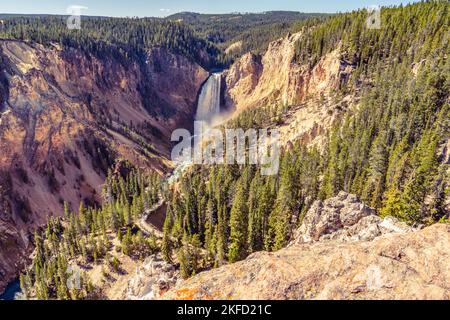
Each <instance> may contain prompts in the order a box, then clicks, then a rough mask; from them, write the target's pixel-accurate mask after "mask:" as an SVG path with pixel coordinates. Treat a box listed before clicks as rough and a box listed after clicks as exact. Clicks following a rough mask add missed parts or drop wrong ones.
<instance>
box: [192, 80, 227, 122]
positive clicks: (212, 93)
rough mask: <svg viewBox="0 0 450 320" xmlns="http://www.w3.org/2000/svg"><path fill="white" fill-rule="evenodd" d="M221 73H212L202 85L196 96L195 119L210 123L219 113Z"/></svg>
mask: <svg viewBox="0 0 450 320" xmlns="http://www.w3.org/2000/svg"><path fill="white" fill-rule="evenodd" d="M221 82H222V75H221V74H220V73H213V74H212V75H211V76H210V77H209V78H208V81H206V83H205V84H204V85H203V88H202V91H201V93H200V96H199V98H198V106H197V114H196V116H195V120H197V121H205V122H207V123H208V124H211V123H212V122H213V120H214V118H215V117H216V116H217V115H219V114H220V87H221Z"/></svg>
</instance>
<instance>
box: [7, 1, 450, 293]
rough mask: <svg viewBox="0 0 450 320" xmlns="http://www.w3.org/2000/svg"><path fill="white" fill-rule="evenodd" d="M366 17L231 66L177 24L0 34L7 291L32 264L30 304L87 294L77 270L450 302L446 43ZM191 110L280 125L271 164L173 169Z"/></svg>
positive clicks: (150, 288)
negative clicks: (72, 276) (262, 169)
mask: <svg viewBox="0 0 450 320" xmlns="http://www.w3.org/2000/svg"><path fill="white" fill-rule="evenodd" d="M415 6H417V7H420V8H422V7H421V6H423V7H424V9H421V10H418V9H416V7H415ZM426 6H430V7H433V8H434V6H435V7H436V8H435V9H433V10H440V11H439V12H441V13H442V14H440V13H439V14H437V13H436V14H433V17H438V18H439V17H442V16H443V17H445V12H446V11H445V10H446V8H445V7H444V6H443V5H442V4H437V3H436V4H430V3H426V4H425V3H423V4H420V5H419V4H417V5H411V6H408V7H406V8H403V7H402V8H392V9H386V10H387V11H388V13H389V14H390V15H391V16H392V17H393V18H392V19H390V20H389V23H391V21H397V20H398V21H400V22H402V26H403V27H404V26H405V25H407V22H405V21H409V20H410V19H411V17H410V16H413V15H414V14H417V15H418V12H421V13H423V12H428V11H427V8H425V7H426ZM391 11H392V12H391ZM405 12H406V13H405ZM436 12H437V11H436ZM396 14H398V15H401V18H398V17H397V16H396ZM423 14H424V13H423ZM184 17H185V18H186V19H187V18H188V17H190V15H189V14H187V15H186V14H185V15H184ZM195 17H196V15H194V16H193V17H191V18H195ZM361 17H364V12H355V13H352V14H350V13H349V14H348V16H347V14H342V15H336V17H335V18H331V19H329V20H323V21H321V20H320V19H319V20H317V21H315V22H314V23H313V25H314V26H313V27H310V26H309V25H308V24H305V26H303V27H302V28H299V27H296V28H292V29H291V28H290V29H289V30H296V31H295V32H287V31H286V32H285V33H284V34H283V36H282V37H280V38H279V39H277V40H275V41H271V42H270V43H269V42H268V43H267V46H266V47H265V48H266V49H265V50H263V51H262V53H260V52H261V51H258V50H256V49H255V50H251V51H249V52H247V53H244V54H242V55H241V54H240V56H236V55H235V54H236V52H241V50H242V49H243V48H247V46H248V43H246V42H245V41H244V40H240V39H239V38H236V41H237V40H239V42H235V44H234V45H231V46H230V47H229V50H228V51H229V52H231V53H232V54H233V56H232V57H231V56H228V57H227V56H226V54H224V53H222V52H221V51H220V50H221V49H219V48H220V46H221V45H222V46H223V45H224V44H225V43H226V41H224V42H223V43H222V44H221V45H218V46H217V47H216V44H215V43H214V42H212V41H210V39H212V38H214V35H209V34H208V35H204V36H205V37H206V38H205V39H208V40H205V39H203V38H199V37H197V36H198V34H194V33H192V30H191V29H190V28H187V29H186V30H184V29H183V27H182V24H183V22H182V21H183V18H180V19H181V20H180V21H178V20H177V21H175V22H168V21H166V22H164V21H146V20H145V19H144V20H145V21H144V20H143V21H137V20H136V21H134V22H130V23H131V24H130V26H129V27H130V28H129V29H130V30H128V29H127V31H129V32H128V33H126V32H124V33H119V34H116V35H114V36H112V35H111V33H110V32H109V31H108V32H105V33H103V34H102V33H101V32H99V33H97V30H96V29H95V27H96V24H97V23H101V20H99V21H96V20H95V19H93V20H90V22H89V23H91V25H89V28H91V29H89V31H88V32H87V33H86V35H85V36H86V37H85V38H83V37H80V39H77V40H76V41H74V43H75V44H76V45H72V44H73V43H72V44H67V41H68V40H67V38H65V37H67V34H65V31H64V30H63V31H60V32H61V34H60V37H61V38H60V39H59V41H60V43H57V42H56V41H54V39H53V38H52V37H54V34H52V30H46V32H48V33H47V35H48V34H50V36H49V38H48V39H44V40H43V41H41V42H42V43H37V41H24V40H7V39H2V40H0V150H1V153H0V293H1V292H3V291H4V289H5V288H6V287H7V285H8V284H11V283H13V284H16V285H17V282H18V280H17V279H18V276H19V273H20V272H21V271H23V270H24V269H25V268H26V267H27V266H28V267H29V266H30V262H31V261H32V260H33V261H34V262H36V261H38V262H39V263H38V264H39V265H38V264H34V265H33V267H35V268H34V269H36V270H31V268H30V269H29V270H28V271H27V273H26V275H23V274H21V278H20V282H21V283H25V282H27V283H28V285H27V283H25V288H26V287H27V286H28V289H29V291H28V292H29V293H31V295H30V298H34V297H37V298H44V299H47V298H50V299H51V298H54V297H56V298H58V299H59V298H62V299H66V298H67V299H71V298H75V299H77V298H78V297H77V296H76V295H77V293H76V292H75V293H73V292H69V288H68V287H65V282H64V280H63V278H64V277H63V276H60V275H59V274H61V272H63V271H64V270H65V268H66V267H67V266H68V265H78V266H80V267H81V268H82V269H83V270H84V271H83V272H86V273H85V275H86V277H87V279H88V280H86V281H85V279H83V283H84V284H83V285H84V287H83V289H81V290H80V291H82V293H80V294H82V296H81V295H80V297H83V298H94V299H95V298H101V299H112V300H115V299H140V300H155V299H188V300H191V299H199V300H209V299H233V300H234V299H257V300H260V299H269V300H271V299H276V300H286V299H287V300H289V299H449V298H450V291H449V285H448V284H449V283H450V269H449V268H448V266H449V265H450V256H449V254H448V250H447V249H448V244H449V243H450V228H449V226H448V221H449V212H450V211H449V208H450V194H449V191H448V186H449V184H448V178H449V177H450V168H449V166H448V165H449V164H450V162H449V160H450V156H449V154H450V152H449V150H450V144H449V139H448V128H449V125H448V111H449V109H448V106H449V104H448V102H449V101H450V99H449V96H448V81H447V78H446V75H445V71H444V70H446V68H447V67H448V64H446V63H447V62H446V54H445V52H446V51H445V50H446V48H447V47H446V46H445V44H442V45H438V44H439V39H442V38H443V36H442V34H441V31H439V30H440V29H439V28H438V27H435V28H434V29H436V30H438V31H436V32H435V33H436V34H434V33H433V36H435V38H436V39H437V40H436V39H435V40H433V41H432V42H430V43H428V42H426V41H425V40H424V39H426V36H423V35H422V34H421V33H420V32H422V31H423V30H425V29H426V28H419V27H417V30H419V31H417V30H416V31H414V30H415V29H413V31H409V29H408V33H405V34H407V35H408V36H409V38H407V37H405V39H404V38H403V36H404V35H403V34H401V33H400V32H397V33H395V35H392V34H385V33H383V34H379V33H377V32H375V31H373V32H372V31H367V30H365V29H364V31H362V32H361V33H357V34H356V33H355V32H354V31H355V30H359V29H358V28H361V23H363V22H361V21H363V20H362V18H361ZM433 19H434V18H433ZM436 19H437V18H436ZM105 21H106V23H105V24H104V25H103V27H105V26H106V27H107V28H108V27H109V26H111V25H115V24H116V23H123V22H124V21H119V20H117V21H113V20H111V21H107V20H105ZM330 21H331V22H330ZM417 21H426V19H425V18H424V19H417ZM52 23H55V22H54V21H53V22H52ZM134 23H136V25H133V24H134ZM141 23H142V24H141ZM203 23H206V22H203ZM209 23H210V22H208V24H207V26H208V27H211V25H209ZM311 23H312V22H311ZM349 23H350V26H349ZM433 23H434V25H435V26H441V25H442V23H440V22H439V21H437V22H436V21H434V22H433ZM330 25H331V26H332V28H331V29H332V30H328V29H329V27H330ZM49 26H53V27H54V28H58V26H59V25H58V22H57V23H56V24H50V22H49ZM55 26H56V27H55ZM200 26H201V24H200V25H197V27H200ZM391 27H392V26H391ZM107 28H106V29H107ZM50 29H51V28H50ZM106 29H105V30H106ZM334 29H336V30H334ZM434 29H433V28H430V30H434ZM205 30H208V29H205ZM205 30H202V31H205ZM262 30H264V29H262ZM0 31H1V30H0ZM425 31H426V30H425ZM425 31H424V32H425ZM145 32H147V33H145ZM234 32H237V31H236V30H234ZM430 32H431V31H430ZM112 33H114V32H112ZM172 33H173V34H176V35H177V36H174V37H173V38H174V39H172V38H167V39H166V38H165V37H164V35H165V36H167V35H172ZM11 34H13V32H12V33H11ZM44 34H45V33H44ZM242 34H244V33H242ZM7 35H8V36H9V34H7ZM33 36H34V35H33ZM153 36H154V38H153ZM16 37H17V35H16ZM98 37H99V38H100V39H102V37H104V38H105V39H108V41H109V42H108V41H105V42H103V41H102V40H99V38H98ZM115 37H116V38H115ZM127 37H130V38H129V39H128V38H127ZM133 37H137V38H139V37H141V38H142V39H141V40H142V41H141V42H140V41H137V40H136V39H134V38H133ZM261 37H262V38H263V39H265V36H261ZM49 39H53V40H52V41H49ZM69 39H70V36H69ZM124 39H125V40H124ZM231 39H234V38H233V37H231V38H230V39H228V40H231ZM368 39H369V40H370V41H369V40H368ZM216 40H217V39H216ZM216 40H214V41H216ZM217 41H218V40H217ZM425 42H426V43H425ZM441 42H444V41H441ZM44 43H45V44H44ZM63 43H64V44H63ZM157 43H164V44H163V45H157ZM399 43H400V44H401V45H399ZM230 44H232V43H229V45H230ZM422 44H423V45H422ZM252 45H255V44H254V43H252ZM259 45H260V44H257V47H258V48H259ZM83 46H88V47H89V48H87V47H85V48H83ZM227 46H228V45H227ZM406 47H407V48H406ZM419 47H420V48H421V49H420V50H423V52H422V51H420V50H419V49H417V48H419ZM405 48H406V49H405ZM427 50H428V51H427ZM433 50H434V51H433ZM419 51H420V52H419ZM257 52H258V53H257ZM442 52H444V54H443V53H442ZM222 54H224V55H222ZM399 57H402V59H403V60H402V59H400V58H399ZM424 57H425V58H426V59H425V58H424ZM435 57H438V58H435ZM227 59H229V60H227ZM400 60H402V61H401V62H400ZM417 61H420V62H417ZM416 62H417V63H416ZM391 69H392V70H391ZM390 78H392V79H390ZM397 86H399V88H401V89H398V90H397ZM422 88H423V91H422ZM403 91H405V92H403ZM406 93H407V94H406ZM195 120H201V121H206V122H207V124H208V126H210V127H215V126H217V127H219V126H220V129H222V128H224V127H227V125H230V126H232V127H233V128H234V126H235V125H238V126H240V127H246V128H247V127H249V128H253V127H255V128H256V127H258V128H269V129H277V130H278V132H279V133H280V147H281V151H282V152H281V156H280V171H279V174H278V175H275V176H270V177H266V175H261V174H260V173H258V172H257V171H258V170H254V169H255V168H254V167H252V166H247V165H242V166H238V165H236V166H226V168H223V167H221V166H217V167H214V166H212V167H211V168H210V167H208V166H196V165H192V163H181V164H178V163H177V162H175V161H172V159H171V156H172V155H171V151H172V149H173V147H174V145H175V143H176V142H174V141H171V135H172V133H173V131H174V130H175V129H180V128H184V129H187V130H188V131H189V132H192V129H193V127H194V121H195ZM185 131H186V130H185ZM244 131H245V130H244ZM191 140H193V141H194V144H195V143H196V142H195V141H196V139H195V137H194V136H191ZM203 142H205V143H206V141H200V143H203ZM277 169H278V167H277ZM277 171H278V170H277ZM155 173H156V175H155ZM147 178H148V179H147ZM160 178H161V179H160ZM144 180H145V181H144ZM342 190H345V192H344V191H342ZM356 194H357V195H356ZM80 204H83V205H84V206H82V207H81V208H80V209H79V210H78V208H79V206H80ZM86 208H88V209H86ZM65 211H66V212H65ZM69 211H70V212H69ZM77 212H79V213H80V214H77ZM72 213H73V214H72ZM63 215H64V217H65V218H67V220H64V219H63V220H59V219H53V218H54V217H62V216H63ZM61 221H62V222H61ZM406 222H407V223H406ZM438 222H439V223H438ZM47 223H48V224H47ZM46 224H47V225H46ZM100 231H101V232H100ZM77 236H79V239H78V237H77ZM41 238H42V239H41ZM57 239H59V240H60V241H56V240H57ZM39 243H41V245H39ZM35 246H36V248H35ZM51 251H54V252H51ZM42 252H44V253H42ZM55 261H57V262H58V265H57V266H55V265H56V263H55ZM61 261H62V262H61ZM60 262H61V263H60ZM63 262H64V263H63ZM40 268H41V269H42V270H46V271H47V272H49V273H51V277H52V278H51V279H48V277H49V276H48V275H44V272H42V270H38V269H40ZM51 268H53V269H54V270H53V269H52V270H50V269H51ZM30 270H31V271H30ZM48 270H50V271H48ZM55 270H56V271H55ZM61 270H63V271H61ZM58 277H59V278H58ZM24 278H25V280H24ZM32 279H33V280H32ZM14 281H15V282H14ZM89 281H92V283H89ZM47 284H48V289H47ZM91 284H92V287H93V288H94V289H92V288H90V285H91ZM43 287H45V288H44V289H45V290H43V289H42V288H43ZM91 289H92V290H91ZM83 290H84V291H83ZM24 292H27V289H24ZM25 295H27V293H25Z"/></svg>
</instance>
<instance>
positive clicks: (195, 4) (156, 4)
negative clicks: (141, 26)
mask: <svg viewBox="0 0 450 320" xmlns="http://www.w3.org/2000/svg"><path fill="white" fill-rule="evenodd" d="M408 2H411V1H401V0H368V1H366V0H345V1H343V0H312V1H311V0H39V1H36V0H0V13H48V14H66V13H67V12H66V10H67V7H69V6H71V5H80V6H84V7H87V8H88V9H87V10H84V11H83V14H86V15H100V16H116V17H117V16H121V17H124V16H139V17H143V16H146V17H149V16H166V15H169V14H173V13H176V12H181V11H191V12H200V13H229V12H262V11H269V10H292V11H302V12H338V11H349V10H353V9H357V8H362V7H367V6H370V5H397V4H400V3H404V4H406V3H408Z"/></svg>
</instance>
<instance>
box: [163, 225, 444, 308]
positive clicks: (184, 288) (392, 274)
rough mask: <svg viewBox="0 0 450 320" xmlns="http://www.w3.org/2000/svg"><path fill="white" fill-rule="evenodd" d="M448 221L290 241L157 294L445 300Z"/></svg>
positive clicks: (203, 296)
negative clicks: (360, 235)
mask: <svg viewBox="0 0 450 320" xmlns="http://www.w3.org/2000/svg"><path fill="white" fill-rule="evenodd" d="M449 244H450V226H448V225H443V224H436V225H433V226H431V227H428V228H426V229H423V230H420V231H416V232H411V233H405V234H397V233H392V234H386V235H383V236H381V237H378V238H376V239H375V240H374V241H359V242H335V241H324V242H317V243H314V244H297V245H293V246H290V247H288V248H286V249H283V250H280V251H278V252H275V253H266V252H261V253H256V254H253V255H251V256H250V257H249V258H248V259H247V260H245V261H242V262H238V263H236V264H233V265H228V266H224V267H221V268H219V269H216V270H212V271H208V272H204V273H201V274H199V275H197V276H196V277H194V278H192V279H190V280H187V281H185V282H182V283H181V284H179V285H178V286H176V287H175V288H174V289H172V290H170V291H169V292H168V293H167V294H166V295H164V298H165V299H233V300H235V299H256V300H258V299H268V300H284V299H293V300H294V299H295V300H296V299H449V298H450V288H449V283H450V269H449V267H448V266H449V265H450V253H449V251H448V246H449Z"/></svg>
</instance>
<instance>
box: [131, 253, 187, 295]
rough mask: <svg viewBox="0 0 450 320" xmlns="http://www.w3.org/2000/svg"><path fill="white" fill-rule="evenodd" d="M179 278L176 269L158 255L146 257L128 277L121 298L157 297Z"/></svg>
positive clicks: (172, 285)
mask: <svg viewBox="0 0 450 320" xmlns="http://www.w3.org/2000/svg"><path fill="white" fill-rule="evenodd" d="M179 279H180V275H179V272H178V270H176V269H175V267H174V266H173V265H171V264H168V263H167V262H164V260H163V259H162V258H161V256H160V255H156V256H151V257H149V258H147V259H146V260H145V261H144V263H143V264H142V266H140V267H139V268H138V269H137V270H136V272H135V273H134V274H133V275H132V276H131V277H130V280H129V281H128V284H127V287H126V289H125V291H124V293H123V298H124V299H128V300H155V299H159V298H160V297H161V296H162V295H163V294H164V293H166V292H167V291H168V290H169V289H170V288H172V287H174V286H175V285H176V284H177V281H178V280H179Z"/></svg>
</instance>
